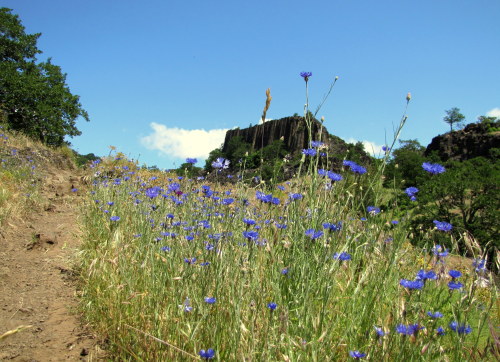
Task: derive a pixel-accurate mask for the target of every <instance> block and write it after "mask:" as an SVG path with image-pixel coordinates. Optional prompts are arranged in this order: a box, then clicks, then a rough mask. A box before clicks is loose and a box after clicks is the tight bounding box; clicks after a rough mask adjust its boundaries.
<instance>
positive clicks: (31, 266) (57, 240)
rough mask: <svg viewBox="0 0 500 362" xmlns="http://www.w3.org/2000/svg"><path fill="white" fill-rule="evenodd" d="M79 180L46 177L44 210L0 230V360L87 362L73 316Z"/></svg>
mask: <svg viewBox="0 0 500 362" xmlns="http://www.w3.org/2000/svg"><path fill="white" fill-rule="evenodd" d="M78 181H79V178H78V177H76V176H72V174H71V171H60V173H58V174H51V175H48V176H47V177H46V180H45V181H44V185H45V186H44V187H43V198H44V199H45V200H46V205H45V207H44V208H43V209H44V210H42V211H35V212H33V213H32V215H30V216H29V217H28V218H27V219H26V220H24V222H22V223H21V222H19V223H17V224H16V225H7V227H4V228H3V230H0V335H2V334H3V333H5V332H7V331H11V330H14V329H16V328H18V327H19V326H29V327H28V328H26V329H24V330H22V331H20V332H18V333H15V334H12V335H10V336H8V337H6V338H4V339H3V340H0V360H2V361H4V360H12V361H41V362H42V361H80V360H83V361H88V360H94V359H96V356H98V355H99V352H98V347H97V346H96V340H95V339H93V338H92V336H91V335H90V334H89V333H88V332H87V331H85V329H84V328H83V327H82V326H81V324H80V323H79V320H78V316H77V314H76V305H77V301H76V295H75V293H76V290H75V278H74V276H73V273H72V271H71V258H72V257H74V253H75V250H76V248H77V246H78V225H77V212H78V210H75V206H77V204H78V198H79V196H78V192H72V191H71V189H72V187H76V188H78V187H79V184H78V183H79V182H78Z"/></svg>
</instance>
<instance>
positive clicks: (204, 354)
mask: <svg viewBox="0 0 500 362" xmlns="http://www.w3.org/2000/svg"><path fill="white" fill-rule="evenodd" d="M198 354H199V355H200V357H201V358H203V359H206V360H209V359H212V358H214V356H215V351H214V350H213V349H212V348H209V349H207V350H206V351H205V350H204V349H202V350H201V351H200V352H198Z"/></svg>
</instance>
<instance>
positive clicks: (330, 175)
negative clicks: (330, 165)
mask: <svg viewBox="0 0 500 362" xmlns="http://www.w3.org/2000/svg"><path fill="white" fill-rule="evenodd" d="M327 175H328V178H329V179H330V180H332V181H341V180H342V175H339V174H338V173H335V172H332V171H328V172H327Z"/></svg>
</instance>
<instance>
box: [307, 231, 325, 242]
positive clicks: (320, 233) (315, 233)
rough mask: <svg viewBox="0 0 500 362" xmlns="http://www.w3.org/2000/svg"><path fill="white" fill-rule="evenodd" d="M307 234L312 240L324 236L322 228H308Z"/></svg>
mask: <svg viewBox="0 0 500 362" xmlns="http://www.w3.org/2000/svg"><path fill="white" fill-rule="evenodd" d="M305 234H306V236H309V237H310V238H311V240H314V239H317V238H320V237H322V236H323V231H321V230H314V229H307V230H306V233H305Z"/></svg>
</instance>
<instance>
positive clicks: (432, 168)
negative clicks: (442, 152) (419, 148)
mask: <svg viewBox="0 0 500 362" xmlns="http://www.w3.org/2000/svg"><path fill="white" fill-rule="evenodd" d="M422 168H423V169H424V170H425V171H427V172H429V173H431V174H433V175H437V174H440V173H443V172H445V171H446V169H445V168H444V166H442V165H440V164H439V163H430V162H424V163H423V164H422Z"/></svg>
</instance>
